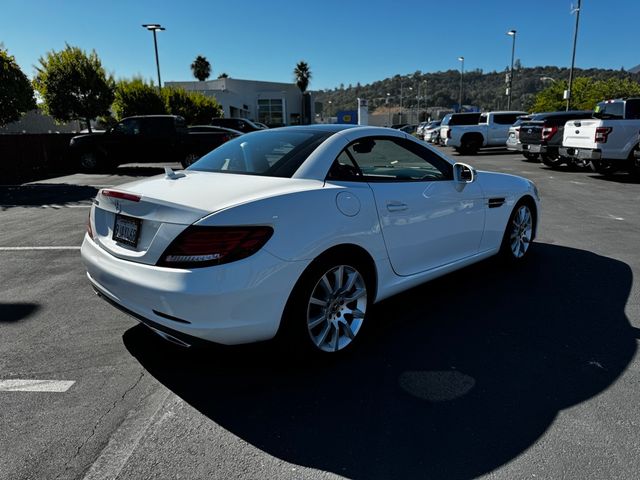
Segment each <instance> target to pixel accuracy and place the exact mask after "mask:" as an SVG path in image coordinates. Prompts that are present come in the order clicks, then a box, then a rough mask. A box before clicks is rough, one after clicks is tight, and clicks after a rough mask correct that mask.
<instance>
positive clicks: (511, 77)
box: [507, 30, 516, 110]
mask: <svg viewBox="0 0 640 480" xmlns="http://www.w3.org/2000/svg"><path fill="white" fill-rule="evenodd" d="M507 35H509V36H510V37H511V38H512V39H513V42H512V43H511V71H510V72H509V99H508V100H507V110H511V93H512V87H513V57H514V54H515V53H516V31H515V30H509V31H508V32H507Z"/></svg>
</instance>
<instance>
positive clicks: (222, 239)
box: [158, 225, 273, 268]
mask: <svg viewBox="0 0 640 480" xmlns="http://www.w3.org/2000/svg"><path fill="white" fill-rule="evenodd" d="M271 235H273V229H272V228H271V227H203V226H197V225H192V226H190V227H187V229H186V230H184V231H183V232H182V233H181V234H180V235H178V237H177V238H176V239H175V240H174V241H173V242H172V243H171V245H169V248H167V250H166V251H165V252H164V254H163V255H162V257H161V258H160V260H159V261H158V266H161V267H173V268H199V267H209V266H211V265H221V264H223V263H229V262H234V261H236V260H241V259H243V258H247V257H250V256H251V255H253V254H254V253H256V252H257V251H258V250H260V249H261V248H262V247H263V246H264V244H265V243H267V241H268V240H269V239H270V238H271Z"/></svg>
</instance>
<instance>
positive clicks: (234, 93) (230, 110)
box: [164, 78, 315, 127]
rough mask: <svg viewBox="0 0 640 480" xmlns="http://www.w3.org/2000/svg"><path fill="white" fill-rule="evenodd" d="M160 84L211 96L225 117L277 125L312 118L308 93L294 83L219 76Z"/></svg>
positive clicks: (293, 123) (271, 125)
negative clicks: (211, 78)
mask: <svg viewBox="0 0 640 480" xmlns="http://www.w3.org/2000/svg"><path fill="white" fill-rule="evenodd" d="M164 85H165V87H180V88H184V89H185V90H189V91H195V92H200V93H203V94H204V95H206V96H209V97H215V99H216V100H217V101H218V103H219V104H220V105H221V106H222V108H223V110H224V116H225V117H226V118H248V119H250V120H256V121H258V122H262V123H264V124H266V125H268V126H270V127H279V126H284V125H300V124H301V123H303V124H306V123H311V120H312V119H313V118H314V117H315V112H314V109H313V101H312V99H311V93H310V92H307V93H305V95H302V93H301V92H300V89H299V88H298V86H297V85H296V84H295V83H278V82H261V81H256V80H239V79H235V78H219V79H217V80H208V81H204V82H199V81H194V82H165V84H164ZM303 99H304V111H305V114H304V115H303V113H302V109H303Z"/></svg>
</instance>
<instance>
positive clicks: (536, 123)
mask: <svg viewBox="0 0 640 480" xmlns="http://www.w3.org/2000/svg"><path fill="white" fill-rule="evenodd" d="M592 113H593V112H592V111H591V110H570V111H568V112H547V113H538V114H537V115H534V116H533V118H531V119H530V120H528V121H526V122H523V123H522V125H520V142H521V143H522V153H523V154H524V155H525V157H527V155H529V158H531V157H533V156H538V155H540V158H541V159H542V163H544V164H545V165H546V166H548V167H552V168H555V167H558V166H560V165H562V164H563V163H574V161H573V160H572V159H570V158H568V157H563V156H561V155H560V153H559V152H558V149H559V148H560V147H561V146H562V136H563V133H564V125H565V123H566V122H567V121H569V120H575V119H581V118H590V117H591V114H592Z"/></svg>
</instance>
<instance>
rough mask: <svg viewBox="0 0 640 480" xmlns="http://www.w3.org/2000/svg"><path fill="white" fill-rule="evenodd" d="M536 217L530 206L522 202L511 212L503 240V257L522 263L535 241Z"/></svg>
mask: <svg viewBox="0 0 640 480" xmlns="http://www.w3.org/2000/svg"><path fill="white" fill-rule="evenodd" d="M533 228H534V216H533V211H532V209H531V207H530V206H529V204H527V203H524V202H521V203H518V204H517V205H516V207H515V208H514V209H513V212H511V216H510V217H509V222H508V223H507V228H506V229H505V231H504V237H503V238H502V246H501V249H500V251H501V253H502V256H503V257H504V258H506V259H508V260H511V261H522V260H523V259H524V258H525V257H526V256H527V253H528V252H529V249H530V247H531V242H532V241H533Z"/></svg>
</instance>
